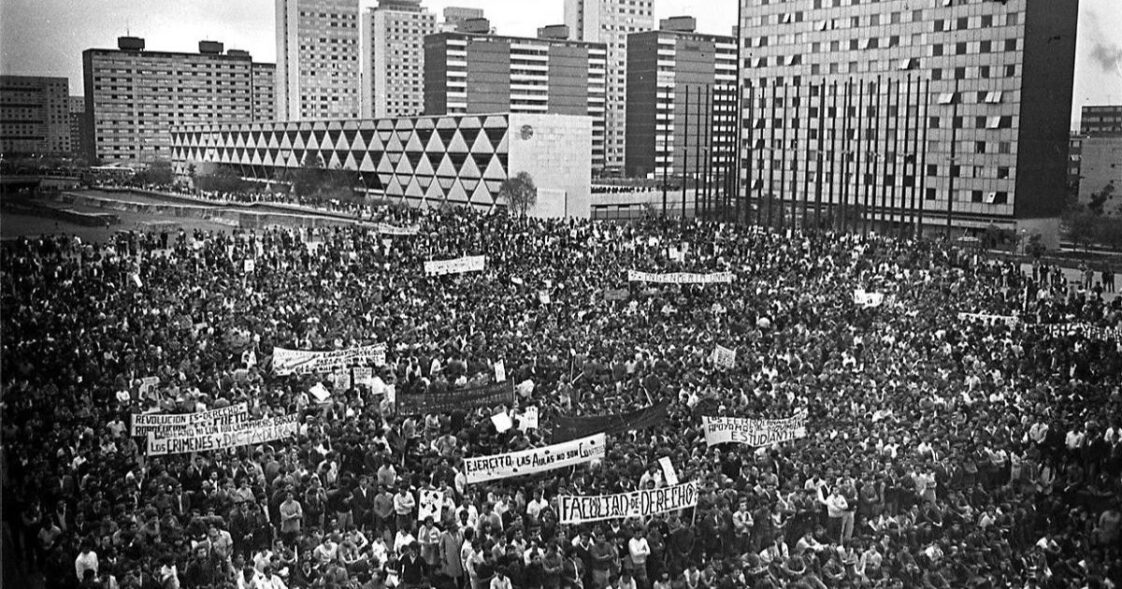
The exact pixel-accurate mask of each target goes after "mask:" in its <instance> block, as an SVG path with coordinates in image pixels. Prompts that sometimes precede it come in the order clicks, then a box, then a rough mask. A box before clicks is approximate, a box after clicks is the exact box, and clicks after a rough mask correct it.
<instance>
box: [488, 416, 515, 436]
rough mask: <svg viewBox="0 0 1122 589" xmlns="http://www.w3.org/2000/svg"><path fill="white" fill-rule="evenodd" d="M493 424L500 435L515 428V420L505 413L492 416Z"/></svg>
mask: <svg viewBox="0 0 1122 589" xmlns="http://www.w3.org/2000/svg"><path fill="white" fill-rule="evenodd" d="M491 423H493V424H495V431H497V432H499V433H500V434H501V433H503V432H505V431H507V430H509V429H510V428H512V427H514V420H512V419H511V418H510V415H509V414H508V413H506V412H505V411H504V412H502V413H499V414H496V415H492V416H491Z"/></svg>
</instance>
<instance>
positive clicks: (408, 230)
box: [374, 223, 421, 235]
mask: <svg viewBox="0 0 1122 589" xmlns="http://www.w3.org/2000/svg"><path fill="white" fill-rule="evenodd" d="M374 230H375V231H377V232H378V233H381V234H382V235H416V234H417V233H419V232H420V231H421V228H420V227H419V226H417V225H411V226H409V227H397V226H394V225H390V224H389V223H378V224H377V225H375V226H374Z"/></svg>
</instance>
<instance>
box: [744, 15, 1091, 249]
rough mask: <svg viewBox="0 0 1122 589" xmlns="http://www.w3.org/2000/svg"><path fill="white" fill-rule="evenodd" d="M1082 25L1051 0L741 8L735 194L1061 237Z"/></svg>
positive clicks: (892, 218) (899, 220)
mask: <svg viewBox="0 0 1122 589" xmlns="http://www.w3.org/2000/svg"><path fill="white" fill-rule="evenodd" d="M1077 20H1078V3H1077V2H1053V1H1051V0H1006V1H1004V2H965V1H962V0H940V1H937V2H922V3H916V2H914V1H910V0H882V1H880V2H876V3H864V2H863V3H860V4H858V3H856V2H841V1H840V0H796V1H789V2H774V1H771V2H768V1H767V0H741V2H740V31H741V35H740V37H741V39H742V46H741V52H742V54H741V59H742V62H741V66H742V67H741V70H740V71H741V79H740V85H741V87H742V90H741V91H742V93H743V94H742V104H743V113H742V119H743V120H744V121H745V123H744V124H743V125H742V128H741V141H742V146H743V151H742V154H741V155H742V158H743V160H742V169H743V172H742V178H741V180H742V186H741V193H743V192H745V191H749V194H748V197H749V200H750V202H751V204H752V205H753V210H755V211H762V210H765V209H766V210H767V211H773V210H774V211H775V213H777V215H776V216H777V218H780V219H782V218H784V217H781V216H779V215H778V213H785V214H786V215H787V216H789V217H790V220H795V219H800V221H799V222H800V223H801V222H803V221H805V220H806V219H807V218H808V217H807V215H806V214H804V212H803V211H806V210H807V208H808V207H809V209H810V211H811V214H820V216H819V217H814V218H813V219H814V220H812V221H809V222H812V223H813V222H824V223H825V222H834V223H837V222H838V221H839V220H840V219H851V218H856V219H857V220H859V221H864V220H867V221H875V222H876V223H877V224H879V226H881V227H889V228H891V227H896V228H899V227H900V226H901V225H907V226H909V227H914V226H915V224H916V223H919V222H922V223H923V224H926V225H935V226H937V227H940V228H942V227H944V226H945V224H946V223H947V222H948V218H949V222H950V224H951V225H954V226H957V227H969V228H983V227H986V226H988V225H990V224H997V225H998V226H1001V227H1006V228H1009V227H1012V226H1014V225H1016V226H1018V227H1019V228H1021V229H1026V230H1028V231H1030V232H1032V231H1035V230H1036V229H1035V228H1036V227H1040V228H1041V230H1042V231H1054V230H1055V228H1057V227H1058V223H1057V222H1056V221H1055V218H1056V217H1057V216H1058V215H1059V213H1060V210H1061V209H1062V207H1063V202H1064V194H1065V183H1066V180H1067V171H1068V169H1067V153H1068V150H1067V144H1068V138H1069V137H1068V128H1069V124H1070V121H1071V108H1072V106H1071V102H1072V80H1073V70H1074V61H1075V37H1076V34H1075V33H1076V23H1077ZM796 211H797V213H796ZM822 216H825V217H826V219H825V220H823V219H822ZM848 226H851V227H852V225H848Z"/></svg>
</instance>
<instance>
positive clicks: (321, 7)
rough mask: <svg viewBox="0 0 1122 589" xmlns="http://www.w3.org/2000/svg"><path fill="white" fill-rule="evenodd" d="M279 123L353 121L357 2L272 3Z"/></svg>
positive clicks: (356, 105)
mask: <svg viewBox="0 0 1122 589" xmlns="http://www.w3.org/2000/svg"><path fill="white" fill-rule="evenodd" d="M276 2H277V4H276V25H277V30H276V33H277V70H276V72H277V73H276V76H277V118H279V119H281V120H286V121H301V120H314V119H328V118H357V117H358V116H359V112H360V110H361V92H360V87H361V84H360V72H361V70H360V65H359V63H360V62H359V52H360V43H359V26H358V25H359V22H358V21H359V18H358V16H359V15H358V12H359V9H358V0H276Z"/></svg>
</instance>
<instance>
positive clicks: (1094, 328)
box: [1040, 323, 1122, 341]
mask: <svg viewBox="0 0 1122 589" xmlns="http://www.w3.org/2000/svg"><path fill="white" fill-rule="evenodd" d="M1040 327H1043V328H1044V329H1045V332H1046V333H1048V334H1049V335H1051V336H1053V337H1055V336H1064V335H1073V334H1075V333H1082V334H1083V336H1084V337H1086V338H1088V339H1093V340H1100V341H1122V329H1116V328H1113V327H1100V326H1098V325H1093V324H1091V323H1054V324H1040Z"/></svg>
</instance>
